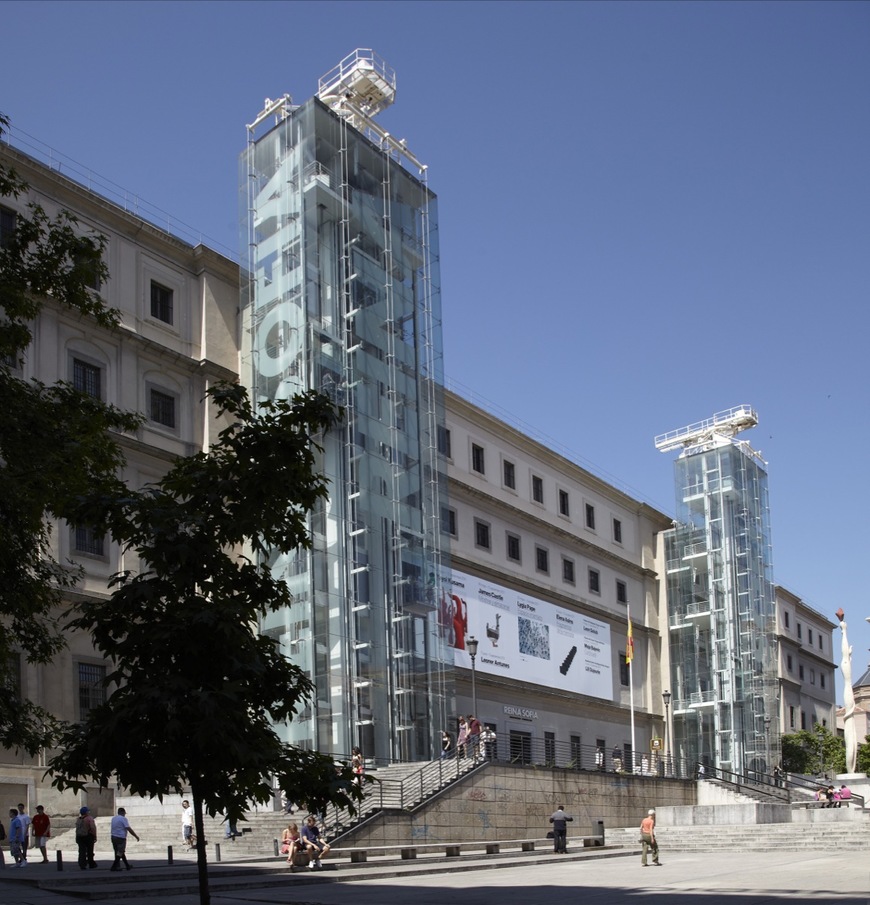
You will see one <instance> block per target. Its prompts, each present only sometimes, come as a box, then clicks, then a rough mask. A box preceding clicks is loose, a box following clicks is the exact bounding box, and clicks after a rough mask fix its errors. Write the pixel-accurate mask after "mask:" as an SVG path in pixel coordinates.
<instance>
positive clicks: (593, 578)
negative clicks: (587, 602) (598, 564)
mask: <svg viewBox="0 0 870 905" xmlns="http://www.w3.org/2000/svg"><path fill="white" fill-rule="evenodd" d="M589 590H590V591H591V592H592V593H593V594H600V593H601V573H600V572H599V571H598V569H590V570H589Z"/></svg>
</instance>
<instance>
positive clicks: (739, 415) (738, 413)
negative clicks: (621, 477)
mask: <svg viewBox="0 0 870 905" xmlns="http://www.w3.org/2000/svg"><path fill="white" fill-rule="evenodd" d="M757 424H758V415H757V414H756V413H755V411H754V409H753V408H752V406H751V405H738V406H735V407H734V408H730V409H726V410H725V411H724V412H716V414H715V415H713V417H712V418H706V419H705V420H704V421H696V422H695V423H694V424H689V425H686V427H680V428H677V430H672V431H668V433H666V434H659V435H658V436H657V437H656V438H655V444H656V449H657V450H659V452H670V451H671V450H673V449H680V448H683V449H685V448H686V447H689V446H698V445H699V444H704V443H714V444H715V443H716V442H722V441H730V440H732V439H733V438H734V437H736V436H737V434H739V433H740V431H745V430H749V429H750V428H752V427H755V426H756V425H757Z"/></svg>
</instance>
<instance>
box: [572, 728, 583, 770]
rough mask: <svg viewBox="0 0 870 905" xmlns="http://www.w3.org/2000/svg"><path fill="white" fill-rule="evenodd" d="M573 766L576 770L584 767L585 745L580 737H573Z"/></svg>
mask: <svg viewBox="0 0 870 905" xmlns="http://www.w3.org/2000/svg"><path fill="white" fill-rule="evenodd" d="M571 766H572V767H573V768H574V769H575V770H579V769H580V768H581V767H582V766H583V745H582V744H581V737H580V736H579V735H572V736H571Z"/></svg>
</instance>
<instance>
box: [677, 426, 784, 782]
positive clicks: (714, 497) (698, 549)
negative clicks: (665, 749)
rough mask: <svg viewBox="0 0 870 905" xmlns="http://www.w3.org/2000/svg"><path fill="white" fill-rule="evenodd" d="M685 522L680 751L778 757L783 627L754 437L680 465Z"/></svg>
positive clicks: (740, 767)
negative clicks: (771, 728) (771, 736)
mask: <svg viewBox="0 0 870 905" xmlns="http://www.w3.org/2000/svg"><path fill="white" fill-rule="evenodd" d="M675 476H676V485H677V507H678V524H677V527H675V528H674V529H673V530H672V531H669V532H668V533H667V535H666V559H667V583H668V618H669V625H670V642H671V690H672V693H673V695H674V698H673V700H674V753H675V755H676V757H678V758H680V759H681V760H682V761H683V762H684V764H685V765H687V767H688V768H689V769H691V767H692V766H693V765H694V764H696V763H698V762H701V763H704V764H707V765H710V766H715V767H717V768H720V769H722V770H728V771H733V772H735V773H739V774H742V775H749V774H752V773H754V772H759V773H766V774H769V773H771V772H772V770H773V765H774V763H775V762H776V761H777V759H778V758H777V756H776V754H775V752H772V751H771V750H770V748H769V745H770V742H769V741H768V740H767V738H766V733H765V723H764V718H765V716H770V717H771V718H775V716H776V712H777V710H776V696H777V677H776V662H777V658H776V641H775V638H776V635H775V631H776V625H775V605H774V592H773V581H772V566H771V559H772V558H771V546H770V529H769V524H770V512H769V506H768V494H767V473H766V471H765V469H764V465H763V463H762V462H761V460H760V459H759V458H758V457H756V456H755V455H754V454H753V453H752V451H751V450H750V449H749V448H748V446H747V445H746V444H743V443H740V442H737V441H734V442H723V443H720V444H719V445H716V444H712V448H710V447H707V448H700V449H696V450H695V451H691V452H688V453H684V454H683V455H682V456H681V457H680V458H679V459H677V461H676V463H675Z"/></svg>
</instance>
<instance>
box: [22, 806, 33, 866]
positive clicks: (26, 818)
mask: <svg viewBox="0 0 870 905" xmlns="http://www.w3.org/2000/svg"><path fill="white" fill-rule="evenodd" d="M18 816H19V817H20V818H21V826H22V827H23V829H24V843H23V845H22V852H23V854H24V860H25V861H26V860H27V846H28V844H29V842H30V824H31V823H32V822H33V821H32V820H31V819H30V814H28V813H27V809H26V808H25V807H24V805H23V804H19V805H18Z"/></svg>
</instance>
